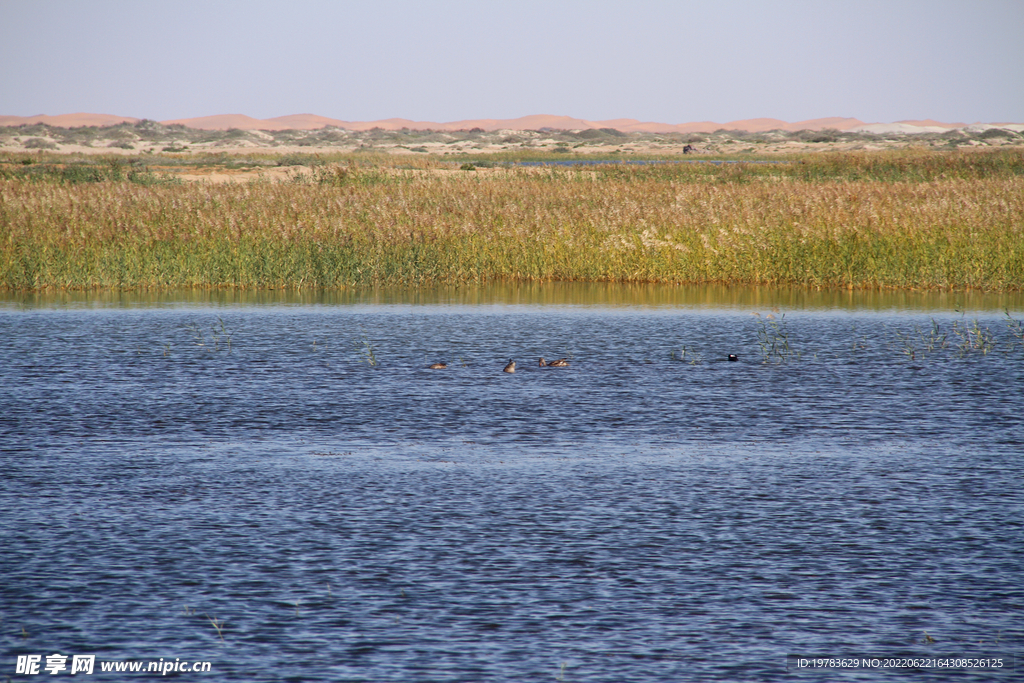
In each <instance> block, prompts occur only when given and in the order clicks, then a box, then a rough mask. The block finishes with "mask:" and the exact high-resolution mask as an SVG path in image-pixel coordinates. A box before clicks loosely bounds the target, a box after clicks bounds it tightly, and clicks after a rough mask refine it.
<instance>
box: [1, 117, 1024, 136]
mask: <svg viewBox="0 0 1024 683" xmlns="http://www.w3.org/2000/svg"><path fill="white" fill-rule="evenodd" d="M142 120H143V119H139V118H134V117H130V116H115V115H110V114H89V113H76V114H60V115H57V116H48V115H45V114H40V115H37V116H0V126H21V125H32V124H45V125H48V126H53V127H58V128H78V127H82V126H95V127H102V126H113V125H117V124H119V123H131V124H134V123H138V122H140V121H142ZM160 123H161V124H163V125H166V126H169V125H181V126H185V127H187V128H193V129H197V130H222V131H224V130H245V131H282V130H318V129H322V128H339V129H343V130H350V131H369V130H373V129H380V130H385V131H396V130H403V129H408V130H421V131H427V130H429V131H442V132H443V131H466V130H473V129H480V130H481V131H484V132H495V131H510V132H515V131H524V130H533V131H538V130H539V131H543V130H600V129H605V130H617V131H620V132H623V133H662V134H666V133H684V134H685V133H713V132H715V131H718V130H735V131H745V132H749V133H758V132H767V131H772V130H780V131H787V132H798V131H805V130H806V131H821V130H838V131H842V132H852V133H857V132H864V133H875V134H887V133H902V134H913V133H943V132H946V131H949V130H955V129H963V130H968V131H975V132H977V131H984V130H987V129H989V128H1004V129H1008V130H1014V131H1016V132H1024V124H1019V123H973V124H966V123H942V122H939V121H934V120H931V119H921V120H905V121H895V122H892V123H865V122H863V121H861V120H859V119H856V118H847V117H828V118H820V119H810V120H807V121H797V122H794V123H791V122H787V121H782V120H780V119H772V118H759V119H744V120H740V121H729V122H726V123H716V122H713V121H699V122H691V123H679V124H669V123H656V122H644V121H638V120H636V119H613V120H608V121H589V120H586V119H579V118H573V117H571V116H551V115H532V116H523V117H519V118H515V119H470V120H464V121H449V122H431V121H412V120H410V119H402V118H392V119H383V120H379V121H343V120H340V119H332V118H328V117H325V116H319V115H316V114H293V115H290V116H278V117H275V118H270V119H256V118H253V117H250V116H246V115H244V114H222V115H217V116H203V117H198V118H189V119H174V120H169V121H160Z"/></svg>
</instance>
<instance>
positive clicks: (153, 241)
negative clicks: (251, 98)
mask: <svg viewBox="0 0 1024 683" xmlns="http://www.w3.org/2000/svg"><path fill="white" fill-rule="evenodd" d="M954 161H955V160H954ZM882 162H884V163H882ZM1011 162H1013V160H1012V159H1011ZM1015 163H1017V166H1019V160H1018V161H1017V162H1015ZM815 164H817V165H815ZM915 164H916V165H915ZM1017 166H1013V164H1012V163H1010V165H1009V166H1007V168H1009V170H1007V171H1002V172H1001V171H999V169H998V168H997V169H996V170H995V171H991V170H984V168H983V169H982V170H980V171H979V170H977V169H975V171H971V170H970V169H971V168H974V167H971V166H970V165H969V164H966V165H965V164H960V165H957V163H952V162H949V161H948V159H946V160H945V161H944V160H943V159H942V158H939V157H936V156H934V155H933V156H932V157H929V158H928V159H927V160H925V161H921V160H918V162H915V160H914V158H913V157H911V158H910V159H909V161H908V160H907V159H894V158H892V157H891V156H890V157H889V158H886V159H882V160H879V159H878V158H873V157H871V156H870V155H860V157H845V158H843V159H839V158H836V159H832V160H826V161H822V162H813V163H810V164H804V165H799V164H794V165H792V166H789V167H787V168H785V169H783V168H782V167H777V168H775V167H767V166H766V167H752V166H743V165H738V166H733V167H716V168H710V167H709V168H699V169H698V168H696V167H670V166H665V167H615V168H601V169H542V170H537V169H507V170H506V169H495V170H494V171H493V172H487V173H473V172H457V173H450V172H449V173H444V172H431V171H429V170H427V171H415V170H410V171H401V170H389V171H388V172H384V171H383V170H380V169H378V170H354V171H353V170H348V169H345V168H342V167H337V168H322V169H320V170H319V171H317V172H316V173H314V174H313V175H311V176H309V177H307V178H306V179H305V181H306V182H299V183H267V182H264V183H251V184H227V185H218V186H212V185H205V184H187V185H151V186H144V185H139V184H135V183H130V182H125V181H120V182H97V183H81V184H60V183H53V182H38V181H29V180H26V179H22V178H15V177H8V178H6V179H0V231H2V232H0V287H4V288H7V289H42V288H72V289H74V288H94V287H111V288H140V287H143V288H147V287H174V286H213V287H216V286H235V287H268V286H287V287H339V286H350V285H366V284H414V283H415V284H426V283H446V284H452V283H466V282H479V281H484V280H492V279H515V280H531V281H538V280H541V281H543V280H584V281H622V282H679V283H683V282H685V283H705V282H723V283H749V284H796V285H806V286H815V287H855V288H861V287H894V288H921V287H926V288H954V289H963V288H981V289H1020V288H1021V287H1022V285H1024V235H1022V231H1024V176H1022V175H1021V174H1020V173H1019V172H1018V171H1017V170H1016V169H1017ZM879 168H882V169H883V170H885V169H890V170H891V169H896V171H894V172H893V174H891V175H893V177H896V178H908V179H905V180H900V179H897V180H892V179H888V177H885V176H884V175H883V176H882V177H885V179H877V178H878V177H880V176H879V174H880V172H879V171H878V169H879ZM979 168H980V167H979ZM986 168H987V167H986ZM836 169H839V171H841V172H837V171H836ZM964 169H967V171H964ZM958 171H962V172H958ZM885 172H886V173H888V172H889V171H885Z"/></svg>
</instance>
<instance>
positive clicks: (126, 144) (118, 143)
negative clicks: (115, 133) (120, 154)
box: [107, 140, 135, 149]
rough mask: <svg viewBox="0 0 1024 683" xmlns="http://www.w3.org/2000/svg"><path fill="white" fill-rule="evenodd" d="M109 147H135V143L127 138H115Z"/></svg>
mask: <svg viewBox="0 0 1024 683" xmlns="http://www.w3.org/2000/svg"><path fill="white" fill-rule="evenodd" d="M107 147H118V148H120V149H135V145H133V144H132V143H130V142H128V141H127V140H114V141H113V142H111V143H110V144H109V145H107Z"/></svg>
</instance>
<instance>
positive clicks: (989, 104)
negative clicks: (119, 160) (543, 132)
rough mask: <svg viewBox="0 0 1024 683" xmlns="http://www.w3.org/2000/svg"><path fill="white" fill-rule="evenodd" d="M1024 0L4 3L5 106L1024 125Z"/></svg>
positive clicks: (176, 113)
mask: <svg viewBox="0 0 1024 683" xmlns="http://www.w3.org/2000/svg"><path fill="white" fill-rule="evenodd" d="M1022 36H1024V0H884V1H876V0H865V1H862V2H857V1H855V0H847V1H845V2H835V1H833V0H807V1H804V0H772V1H768V0H761V1H755V0H714V1H705V0H700V1H698V0H674V1H672V0H664V1H662V2H650V1H646V0H630V1H628V2H622V1H619V0H588V1H585V2H576V1H574V0H567V1H559V0H546V1H543V2H535V1H533V0H521V1H516V0H506V1H505V2H496V1H493V0H474V1H471V2H467V1H463V0H450V1H445V0H436V1H435V0H415V1H413V0H407V1H398V0H372V1H370V0H358V1H356V2H349V1H346V0H336V1H334V2H325V1H319V0H289V1H288V2H276V1H268V0H249V1H247V2H228V1H221V0H204V1H202V2H195V1H193V0H174V1H173V2H153V1H144V0H130V1H125V0H88V1H83V0H0V65H2V66H0V114H3V115H16V116H31V115H35V114H50V115H57V114H68V113H76V112H89V113H102V114H117V115H121V116H134V117H138V118H149V119H154V120H158V121H166V120H172V119H180V118H191V117H197V116H210V115H215V114H247V115H249V116H253V117H255V118H271V117H275V116H284V115H288V114H301V113H312V114H319V115H321V116H327V117H330V118H336V119H342V120H346V121H373V120H379V119H386V118H406V119H412V120H416V121H435V122H445V121H458V120H466V119H479V118H494V119H506V118H516V117H519V116H527V115H532V114H552V115H566V116H573V117H577V118H582V119H588V120H592V121H599V120H609V119H617V118H631V119H639V120H641V121H655V122H659V123H686V122H692V121H716V122H722V123H724V122H728V121H735V120H740V119H750V118H762V117H765V118H776V119H782V120H784V121H791V122H795V121H804V120H808V119H814V118H822V117H828V116H842V117H854V118H858V119H861V120H862V121H865V122H869V123H871V122H893V121H899V120H908V119H910V120H913V119H926V118H931V119H936V120H938V121H944V122H964V123H974V122H989V123H992V122H1024V38H1022Z"/></svg>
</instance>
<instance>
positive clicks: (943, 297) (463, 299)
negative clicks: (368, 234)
mask: <svg viewBox="0 0 1024 683" xmlns="http://www.w3.org/2000/svg"><path fill="white" fill-rule="evenodd" d="M5 304H6V305H15V306H26V307H35V306H82V305H95V306H158V305H182V304H185V305H199V306H202V305H212V306H265V305H317V304H320V305H327V306H333V305H351V304H364V305H376V304H411V305H420V304H448V305H469V306H481V305H483V306H485V305H528V306H532V305H555V306H558V305H563V306H644V307H650V306H673V307H686V308H694V307H696V308H710V309H729V308H750V309H770V308H772V307H775V308H780V309H783V310H823V309H824V310H829V309H839V310H850V311H853V310H868V311H936V312H943V311H945V312H951V311H954V310H962V311H1002V310H1004V309H1009V310H1011V311H1020V310H1024V292H1019V291H1018V292H983V291H977V290H973V291H959V292H947V291H931V290H925V291H908V290H816V289H808V288H800V287H735V286H726V285H657V284H620V283H604V282H591V283H575V282H538V283H509V282H501V283H492V284H488V285H479V286H476V285H473V286H462V287H435V288H407V289H403V288H394V287H391V288H381V289H340V290H294V289H269V290H268V289H262V290H243V289H233V288H225V289H176V290H161V291H129V292H118V291H95V292H28V293H24V292H0V306H2V305H5Z"/></svg>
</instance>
